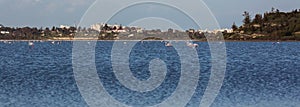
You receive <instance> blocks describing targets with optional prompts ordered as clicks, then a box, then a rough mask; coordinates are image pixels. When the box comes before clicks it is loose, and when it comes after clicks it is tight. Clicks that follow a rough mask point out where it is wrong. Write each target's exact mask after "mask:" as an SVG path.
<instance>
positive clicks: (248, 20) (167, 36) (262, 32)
mask: <svg viewBox="0 0 300 107" xmlns="http://www.w3.org/2000/svg"><path fill="white" fill-rule="evenodd" d="M243 17H244V19H243V25H241V26H237V25H236V24H235V23H233V25H232V27H231V29H219V30H214V31H207V30H195V29H189V30H186V31H179V30H173V29H168V30H167V31H161V30H160V29H156V30H144V29H142V28H139V27H125V26H122V25H108V24H94V25H91V27H90V28H81V27H72V26H60V27H55V26H53V27H52V28H48V27H46V28H42V27H41V28H39V29H38V28H36V27H33V28H30V27H22V28H18V27H16V28H14V27H5V26H3V25H1V24H0V41H41V40H42V41H81V40H86V41H90V40H101V41H103V40H117V41H131V40H146V41H148V40H157V41H161V40H170V41H176V40H180V41H181V40H182V41H184V40H193V41H203V42H204V41H207V39H209V40H210V41H211V40H213V41H218V40H220V41H221V40H224V41H230V42H234V41H254V42H260V41H300V9H298V10H297V9H296V10H292V11H291V12H280V11H279V10H278V9H275V8H272V9H271V11H269V12H265V13H264V14H256V15H255V16H254V17H253V18H252V17H251V15H250V14H249V12H247V11H245V12H244V13H243ZM223 38H224V39H223Z"/></svg>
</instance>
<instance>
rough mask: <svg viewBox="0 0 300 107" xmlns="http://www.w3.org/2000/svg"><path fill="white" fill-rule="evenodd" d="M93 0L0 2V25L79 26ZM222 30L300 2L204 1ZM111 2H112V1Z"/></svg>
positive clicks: (6, 0)
mask: <svg viewBox="0 0 300 107" xmlns="http://www.w3.org/2000/svg"><path fill="white" fill-rule="evenodd" d="M94 1H95V0H0V13H1V15H0V23H1V24H3V25H4V26H12V27H22V26H34V27H42V26H43V27H50V26H59V25H61V24H63V25H74V24H75V23H78V22H79V21H80V19H81V17H82V15H83V14H84V13H85V11H86V10H87V9H88V8H89V7H90V6H91V4H92V3H93V2H94ZM203 1H204V2H205V3H206V4H207V6H208V7H209V9H210V10H211V11H212V13H213V14H214V15H215V17H216V19H217V21H218V22H219V24H220V26H221V27H222V28H225V27H230V26H231V25H232V23H233V22H236V24H238V25H240V24H242V19H243V17H242V13H243V11H249V12H250V14H251V15H252V16H254V15H255V13H264V12H266V11H270V10H271V8H272V7H274V8H278V9H279V10H281V11H291V10H292V9H300V0H203ZM111 2H113V0H111Z"/></svg>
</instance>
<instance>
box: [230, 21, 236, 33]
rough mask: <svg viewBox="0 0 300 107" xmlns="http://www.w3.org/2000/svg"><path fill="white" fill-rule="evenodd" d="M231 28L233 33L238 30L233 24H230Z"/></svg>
mask: <svg viewBox="0 0 300 107" xmlns="http://www.w3.org/2000/svg"><path fill="white" fill-rule="evenodd" d="M231 28H232V30H233V31H236V30H237V29H238V27H237V26H236V24H235V22H234V23H233V24H232V26H231Z"/></svg>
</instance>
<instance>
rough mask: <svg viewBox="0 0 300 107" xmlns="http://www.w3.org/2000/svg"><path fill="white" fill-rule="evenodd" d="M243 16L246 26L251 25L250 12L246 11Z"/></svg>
mask: <svg viewBox="0 0 300 107" xmlns="http://www.w3.org/2000/svg"><path fill="white" fill-rule="evenodd" d="M243 16H244V20H243V22H244V24H245V25H247V24H250V23H251V17H250V14H249V12H247V11H245V12H244V14H243Z"/></svg>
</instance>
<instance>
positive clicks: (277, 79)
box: [0, 41, 300, 107]
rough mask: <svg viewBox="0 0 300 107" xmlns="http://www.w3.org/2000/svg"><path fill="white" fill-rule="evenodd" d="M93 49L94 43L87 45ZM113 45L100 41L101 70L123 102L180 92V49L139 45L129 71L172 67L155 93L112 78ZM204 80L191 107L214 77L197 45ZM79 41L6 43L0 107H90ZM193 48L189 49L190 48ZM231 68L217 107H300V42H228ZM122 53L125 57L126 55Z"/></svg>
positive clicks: (0, 54) (0, 55) (144, 73)
mask: <svg viewBox="0 0 300 107" xmlns="http://www.w3.org/2000/svg"><path fill="white" fill-rule="evenodd" d="M86 43H87V44H88V42H86ZM112 44H113V42H103V41H102V42H100V41H99V42H97V45H96V47H95V56H96V57H95V62H96V69H97V71H98V74H99V77H100V79H101V82H102V83H103V86H104V87H105V88H106V90H107V92H108V93H109V94H110V95H112V96H113V97H114V98H115V99H116V100H117V101H120V102H122V103H125V104H127V105H131V106H149V105H154V104H157V103H160V102H162V101H164V100H165V99H166V98H168V97H169V96H171V94H172V93H173V92H174V90H175V89H176V85H177V84H178V81H179V78H180V72H181V71H180V68H181V67H182V66H181V65H180V63H179V62H180V59H179V55H178V54H177V52H176V50H175V48H173V47H165V46H164V44H162V43H161V42H144V43H143V44H141V43H138V44H137V45H135V46H134V47H133V49H132V52H131V53H130V55H129V57H130V59H129V63H130V64H129V68H130V70H131V71H132V73H133V75H134V76H135V77H136V78H137V79H139V80H147V79H148V78H149V77H150V76H151V74H150V72H149V69H148V68H149V62H150V61H151V60H153V59H155V58H159V59H161V60H163V61H164V62H165V63H166V67H167V74H166V78H165V79H166V80H165V81H164V82H163V83H162V85H161V86H159V87H157V88H156V89H155V90H153V91H150V92H145V93H138V92H135V91H132V90H130V89H128V88H126V87H123V86H122V84H121V83H120V82H119V81H118V80H116V77H115V76H114V75H113V73H112V66H111V60H110V58H111V49H112ZM197 44H199V46H200V47H197V48H196V49H197V52H198V55H199V57H198V59H199V62H200V65H199V66H200V68H201V71H200V72H201V73H200V77H201V78H200V79H199V82H198V86H197V89H196V90H197V91H196V93H195V94H194V95H193V97H192V99H191V100H190V102H189V103H188V104H187V106H197V105H199V101H200V100H201V98H202V95H203V93H204V90H205V88H206V86H207V82H208V81H209V76H210V68H211V63H210V58H211V56H210V51H209V46H208V44H207V43H205V42H197ZM72 45H73V42H71V41H65V42H60V44H57V43H56V44H52V43H51V42H35V43H34V46H33V47H32V46H28V42H13V43H11V44H8V43H0V49H1V51H0V60H1V61H0V106H1V107H2V106H3V107H32V106H36V107H47V106H50V107H82V106H88V105H87V103H86V102H85V100H84V98H83V97H82V96H81V94H80V91H79V89H78V88H77V85H76V80H75V78H74V74H73V68H72ZM187 48H188V47H187ZM226 51H227V68H226V75H225V80H224V82H223V86H222V88H221V90H220V93H219V94H218V96H217V98H216V99H215V101H214V103H213V104H212V107H300V43H298V42H282V43H280V44H274V43H272V42H227V43H226ZM121 54H122V53H121Z"/></svg>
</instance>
